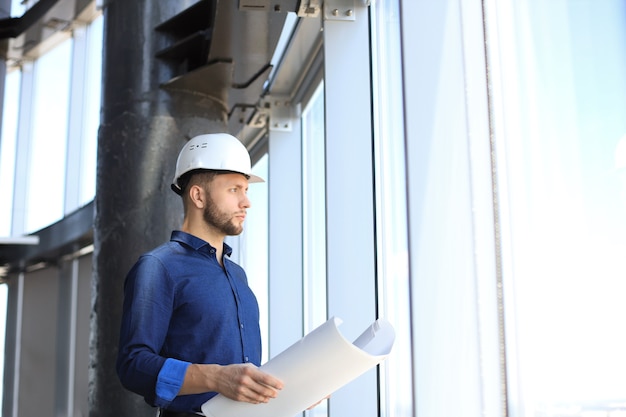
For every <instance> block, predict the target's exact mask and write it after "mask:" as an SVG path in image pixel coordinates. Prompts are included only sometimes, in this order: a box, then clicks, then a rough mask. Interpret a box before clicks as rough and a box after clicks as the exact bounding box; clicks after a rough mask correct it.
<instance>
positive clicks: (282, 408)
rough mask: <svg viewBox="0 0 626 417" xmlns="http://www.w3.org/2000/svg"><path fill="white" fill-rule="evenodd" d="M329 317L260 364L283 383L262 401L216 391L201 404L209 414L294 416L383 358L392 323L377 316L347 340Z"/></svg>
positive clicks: (223, 416) (388, 346)
mask: <svg viewBox="0 0 626 417" xmlns="http://www.w3.org/2000/svg"><path fill="white" fill-rule="evenodd" d="M340 324H341V319H339V318H336V317H333V318H331V319H329V320H328V321H327V322H326V323H324V324H322V325H321V326H319V327H317V328H316V329H315V330H313V331H312V332H311V333H309V334H307V335H306V336H304V337H303V338H302V339H300V340H299V341H298V342H296V343H294V344H293V345H291V346H290V347H289V348H287V349H286V350H284V351H283V352H281V353H280V354H278V355H277V356H275V357H274V358H272V359H271V360H270V361H268V362H267V363H265V364H264V365H263V366H261V369H262V370H263V371H265V372H267V373H269V374H271V375H274V376H275V377H277V378H279V379H280V380H282V381H283V383H284V388H283V389H282V390H281V391H280V392H279V394H278V397H276V398H274V399H271V400H270V401H269V402H268V403H264V404H250V403H244V402H239V401H233V400H231V399H228V398H226V397H224V396H223V395H217V396H215V397H213V398H211V399H210V400H209V401H207V402H206V403H204V404H203V405H202V412H203V413H204V415H205V416H208V417H293V416H295V415H296V414H298V413H300V412H302V411H303V410H305V409H307V408H308V407H310V406H311V405H313V404H315V403H317V402H318V401H320V400H322V399H323V398H325V397H327V396H328V395H330V394H332V393H333V392H334V391H336V390H337V389H339V388H341V387H342V386H344V385H345V384H347V383H348V382H350V381H352V380H353V379H355V378H357V377H358V376H360V375H361V374H363V373H365V372H366V371H367V370H369V369H370V368H372V367H374V366H376V365H378V364H379V363H381V362H382V361H383V360H384V359H385V358H386V357H387V355H389V352H390V351H391V347H392V346H393V342H394V339H395V332H394V330H393V326H391V324H390V323H389V322H388V321H386V320H384V319H378V320H376V321H375V322H374V323H372V324H371V325H370V326H369V327H368V328H367V329H365V331H364V332H363V333H362V334H361V335H360V336H359V337H358V338H357V339H356V340H355V341H354V343H350V342H349V341H347V340H346V339H345V338H344V337H343V336H342V335H341V333H340V332H339V329H338V328H337V327H338V326H339V325H340Z"/></svg>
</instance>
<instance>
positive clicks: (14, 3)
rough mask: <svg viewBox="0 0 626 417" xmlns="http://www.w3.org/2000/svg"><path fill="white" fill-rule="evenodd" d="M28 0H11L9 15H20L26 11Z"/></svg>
mask: <svg viewBox="0 0 626 417" xmlns="http://www.w3.org/2000/svg"><path fill="white" fill-rule="evenodd" d="M28 3H29V2H28V1H24V0H11V16H13V17H20V16H22V15H23V14H24V12H25V11H26V6H27V5H28Z"/></svg>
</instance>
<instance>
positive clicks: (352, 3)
mask: <svg viewBox="0 0 626 417" xmlns="http://www.w3.org/2000/svg"><path fill="white" fill-rule="evenodd" d="M355 7H356V0H324V20H355Z"/></svg>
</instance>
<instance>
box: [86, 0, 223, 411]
mask: <svg viewBox="0 0 626 417" xmlns="http://www.w3.org/2000/svg"><path fill="white" fill-rule="evenodd" d="M106 3H107V4H106V5H105V7H104V18H105V23H104V30H105V33H104V55H103V89H102V94H103V96H102V113H101V115H102V118H101V126H100V132H99V139H98V140H99V142H98V170H97V186H96V187H97V188H96V198H95V225H94V226H95V229H94V242H95V251H94V279H93V288H92V317H91V342H90V352H91V353H90V359H91V364H90V387H89V388H90V390H89V391H90V395H89V397H90V401H89V408H90V413H89V415H90V416H91V417H100V416H110V417H123V416H128V417H131V416H132V417H140V416H154V415H155V410H154V409H152V408H150V407H148V406H147V405H146V404H145V403H144V402H143V398H141V397H140V396H138V395H136V394H133V393H131V392H128V391H126V390H125V389H124V388H123V387H122V386H121V384H120V382H119V380H118V378H117V374H116V372H115V360H116V356H117V343H118V333H119V326H120V318H121V308H122V294H123V293H122V290H123V283H124V278H125V275H126V273H127V272H128V270H129V269H130V268H131V266H132V264H133V263H134V262H135V261H136V260H137V257H138V256H139V255H140V254H141V253H142V252H144V251H146V250H148V249H150V248H152V247H154V246H157V245H159V244H160V243H162V242H164V241H166V240H168V239H169V235H170V231H171V230H172V229H174V228H178V227H180V223H181V220H182V204H181V202H180V200H179V198H178V196H176V195H175V194H174V193H173V192H171V190H170V188H169V186H170V182H171V180H172V176H173V173H174V165H175V162H176V161H175V160H176V157H177V154H178V151H179V149H180V147H181V146H182V144H183V143H184V140H185V139H186V138H189V137H191V136H194V135H196V134H198V133H208V132H215V131H220V130H225V128H226V114H225V113H224V108H223V106H218V105H216V104H215V101H214V100H211V99H210V98H204V99H198V97H195V98H194V97H193V95H190V94H188V95H184V94H180V95H178V96H173V95H170V94H168V93H167V92H165V91H164V90H162V89H160V88H159V85H160V84H161V83H164V82H166V81H168V80H169V79H170V78H171V77H172V74H173V70H172V69H171V68H168V66H167V65H166V64H165V63H163V62H160V61H158V60H156V59H155V58H154V55H155V51H157V50H159V48H162V47H163V45H160V43H163V41H162V40H161V38H159V37H158V36H159V35H158V33H155V31H154V27H155V26H157V25H158V24H159V23H160V22H162V21H163V20H165V19H168V18H170V17H171V16H173V15H175V14H176V13H178V12H180V9H181V8H182V7H184V6H181V3H185V2H180V1H178V0H133V1H128V0H110V1H108V2H106Z"/></svg>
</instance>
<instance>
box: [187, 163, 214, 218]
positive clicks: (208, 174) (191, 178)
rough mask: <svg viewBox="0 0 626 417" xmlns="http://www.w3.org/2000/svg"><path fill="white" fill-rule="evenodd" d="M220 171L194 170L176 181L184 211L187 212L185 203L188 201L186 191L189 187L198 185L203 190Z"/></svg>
mask: <svg viewBox="0 0 626 417" xmlns="http://www.w3.org/2000/svg"><path fill="white" fill-rule="evenodd" d="M219 174H220V171H213V170H207V169H194V170H193V171H189V172H187V173H185V174H183V175H182V176H181V177H180V178H179V179H178V186H179V187H180V189H181V194H180V196H181V197H182V199H183V207H184V209H185V211H186V210H187V201H188V200H189V194H188V193H187V190H189V187H191V186H193V185H199V186H201V187H203V188H206V185H207V184H209V183H210V182H211V181H213V178H215V177H216V176H218V175H219Z"/></svg>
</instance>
